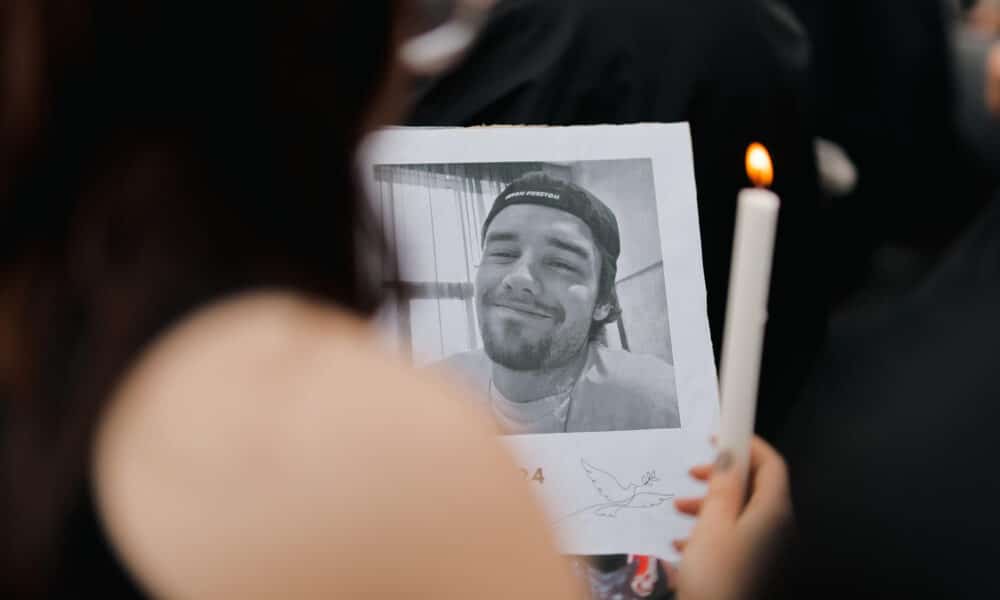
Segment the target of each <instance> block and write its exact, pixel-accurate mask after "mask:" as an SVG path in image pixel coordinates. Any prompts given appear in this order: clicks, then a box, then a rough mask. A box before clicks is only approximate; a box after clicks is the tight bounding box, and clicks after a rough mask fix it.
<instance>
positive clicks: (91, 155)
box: [0, 0, 780, 599]
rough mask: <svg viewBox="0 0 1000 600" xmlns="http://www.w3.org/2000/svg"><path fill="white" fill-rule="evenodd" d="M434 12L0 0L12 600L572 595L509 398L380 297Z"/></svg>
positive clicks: (4, 455)
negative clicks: (372, 190) (379, 163)
mask: <svg viewBox="0 0 1000 600" xmlns="http://www.w3.org/2000/svg"><path fill="white" fill-rule="evenodd" d="M412 9H413V5H412V4H411V3H408V2H402V1H400V2H390V1H381V2H377V1H373V2H346V1H340V2H329V1H328V2H305V1H302V2H257V3H251V4H248V5H246V6H241V7H239V8H238V9H234V8H232V7H228V6H227V7H225V8H223V7H222V5H221V4H211V3H210V4H205V3H194V2H187V1H178V0H173V1H170V2H166V1H158V0H146V1H142V2H128V3H125V2H117V1H114V0H91V1H89V2H88V1H84V0H81V1H79V2H75V3H71V4H67V3H63V2H55V1H46V0H11V1H9V2H6V3H4V4H3V5H2V7H0V48H2V52H0V81H2V83H3V85H2V87H0V111H2V112H0V189H2V190H3V191H2V196H0V198H2V204H0V207H2V211H3V218H2V220H0V227H2V231H0V244H2V246H0V248H2V253H0V326H2V329H0V426H2V429H0V487H2V489H0V499H2V506H3V510H2V513H0V519H2V520H0V527H2V530H0V552H2V554H0V557H2V559H0V568H2V572H0V597H4V598H21V597H68V596H72V597H101V598H104V597H109V598H118V597H134V596H141V595H143V594H149V595H155V596H162V597H182V598H256V597H261V598H263V597H267V598H274V597H289V598H306V597H323V598H329V597H345V598H348V597H367V598H397V597H415V598H430V597H433V598H467V597H469V596H470V595H472V596H474V597H476V598H487V599H488V598H500V597H513V598H546V599H557V598H559V599H562V598H565V599H569V598H573V597H578V596H574V592H573V590H572V589H571V584H570V581H571V579H570V578H569V575H568V568H567V566H566V564H565V561H563V560H561V559H560V558H559V557H558V555H557V554H556V551H555V548H554V546H553V545H552V543H551V542H550V540H549V539H548V538H547V537H546V531H547V530H546V523H545V519H544V518H543V517H542V515H541V514H540V512H539V511H538V510H537V508H536V507H535V506H534V505H533V503H532V501H531V499H530V498H529V492H528V491H527V489H526V488H525V487H524V485H523V483H522V482H520V480H519V477H518V476H517V474H516V469H515V468H514V466H513V464H512V462H511V461H510V460H509V458H508V457H507V456H506V455H505V453H504V452H503V451H502V450H501V448H500V445H499V443H498V442H497V441H496V440H495V439H494V437H493V431H492V430H491V428H490V427H489V426H488V421H487V418H486V416H485V415H482V414H479V413H477V412H475V411H473V410H472V409H471V408H469V407H470V403H469V402H468V401H467V400H465V399H463V398H461V397H460V395H459V394H458V393H456V392H455V391H454V390H452V389H451V388H449V387H448V386H447V385H445V384H444V383H442V382H439V381H437V380H435V379H433V378H432V376H431V375H429V374H426V373H416V372H414V371H412V370H411V369H410V368H408V367H405V366H403V365H402V364H400V363H396V362H395V361H394V360H393V359H392V358H391V357H388V356H386V355H384V354H383V353H382V352H381V351H380V350H379V349H378V347H379V345H378V343H377V342H376V341H375V339H374V338H375V334H374V332H373V331H372V330H371V329H370V327H369V326H368V325H367V323H366V322H365V320H364V319H365V317H367V316H369V315H371V313H372V311H373V310H374V309H375V307H376V306H377V304H378V302H379V299H380V290H379V289H378V287H377V285H376V283H375V281H374V278H373V277H371V276H370V274H369V273H367V272H366V271H365V270H364V269H363V266H362V265H365V264H371V263H370V262H368V261H369V260H371V261H372V262H373V263H375V264H377V263H378V260H377V259H378V258H380V255H381V253H383V252H384V244H383V243H382V239H381V237H380V232H379V231H378V230H377V228H376V227H375V226H374V225H372V220H371V219H369V215H368V214H367V209H366V206H367V204H366V203H365V202H364V201H363V200H362V198H361V194H360V191H359V188H360V186H359V185H358V182H357V181H356V179H355V173H354V172H353V169H354V167H353V165H354V158H355V151H356V146H357V144H358V140H359V138H360V137H361V135H362V134H363V133H364V132H365V131H366V130H368V129H369V128H371V127H374V126H376V125H378V124H380V123H384V122H387V121H388V120H389V119H392V118H393V116H394V115H396V114H398V111H399V110H400V107H399V106H398V102H399V98H400V97H402V96H403V94H402V93H401V92H400V90H401V89H402V88H403V86H402V85H401V79H402V75H401V72H400V69H399V67H398V65H397V63H396V60H395V57H396V55H397V46H398V45H399V44H400V40H402V39H404V38H406V37H407V35H408V34H409V26H408V23H409V21H408V19H407V15H408V14H409V11H410V10H412ZM758 504H760V503H758ZM763 504H764V505H765V507H766V508H768V509H772V508H773V507H772V505H773V504H774V503H773V502H764V503H763ZM755 506H757V505H755V504H754V503H753V501H752V500H751V504H750V506H749V508H748V509H747V512H748V513H753V512H754V511H755V510H759V508H755ZM776 506H777V508H778V509H779V510H780V504H778V505H776ZM718 527H719V529H717V530H718V531H727V530H730V531H731V533H732V535H728V534H727V535H724V536H723V538H724V539H723V540H722V543H728V542H729V541H732V543H734V544H737V548H738V549H739V551H741V552H746V548H745V547H744V546H742V545H740V540H741V537H742V536H743V534H742V533H741V532H740V531H739V530H738V529H736V528H733V527H731V523H730V522H729V521H725V520H720V521H719V525H718ZM751 541H752V540H751ZM389 556H391V557H395V559H396V560H392V561H391V562H387V561H388V560H389V559H387V557H389ZM712 572H713V567H712V566H711V565H710V564H709V565H708V566H707V567H706V572H705V574H704V576H706V577H708V576H711V575H710V573H712ZM714 572H715V573H716V574H717V576H719V577H725V576H728V574H727V573H724V572H722V571H714ZM701 576H702V575H699V576H698V577H701ZM681 595H682V597H685V596H686V594H685V593H684V591H683V590H681ZM690 597H697V595H694V594H692V595H691V596H690Z"/></svg>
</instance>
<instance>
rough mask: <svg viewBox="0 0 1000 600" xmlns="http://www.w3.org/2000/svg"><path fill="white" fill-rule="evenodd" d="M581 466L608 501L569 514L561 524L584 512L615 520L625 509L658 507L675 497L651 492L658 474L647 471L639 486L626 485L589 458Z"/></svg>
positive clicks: (657, 480)
mask: <svg viewBox="0 0 1000 600" xmlns="http://www.w3.org/2000/svg"><path fill="white" fill-rule="evenodd" d="M580 464H581V465H582V466H583V470H584V472H586V473H587V477H588V478H590V482H591V483H593V484H594V488H595V489H596V490H597V493H598V494H600V495H601V497H603V498H604V499H605V502H600V503H598V504H592V505H590V506H587V507H584V508H581V509H580V510H578V511H575V512H573V513H571V514H568V515H566V516H565V517H563V518H562V519H560V521H563V520H565V519H568V518H570V517H573V516H576V515H579V514H583V513H590V514H593V515H597V516H599V517H608V518H614V517H617V516H618V513H619V512H620V511H622V510H626V509H645V508H655V507H657V506H660V505H661V504H663V503H664V502H666V501H667V500H670V499H672V498H673V497H674V495H673V494H663V493H660V492H654V491H650V490H649V488H650V487H651V486H652V485H653V484H655V483H657V482H659V481H660V479H659V478H658V477H657V476H656V471H647V472H646V473H644V474H643V476H642V477H641V478H640V480H639V483H629V484H628V485H624V484H622V483H621V482H620V481H618V478H617V477H615V476H614V475H612V474H611V473H608V472H607V471H604V470H602V469H599V468H597V467H595V466H594V465H592V464H590V463H589V462H587V461H586V459H582V460H581V461H580Z"/></svg>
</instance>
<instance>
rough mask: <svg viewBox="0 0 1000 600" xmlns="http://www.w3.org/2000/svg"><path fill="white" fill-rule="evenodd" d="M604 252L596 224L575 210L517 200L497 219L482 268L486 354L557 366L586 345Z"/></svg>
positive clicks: (597, 315)
mask: <svg viewBox="0 0 1000 600" xmlns="http://www.w3.org/2000/svg"><path fill="white" fill-rule="evenodd" d="M600 269H601V258H600V253H599V251H598V249H597V246H596V244H595V243H594V237H593V234H592V233H591V231H590V228H589V227H588V226H587V224H586V223H584V222H583V221H582V220H581V219H580V218H578V217H576V216H575V215H572V214H570V213H568V212H564V211H561V210H557V209H554V208H549V207H547V206H538V205H533V204H515V205H512V206H508V207H507V208H505V209H503V210H502V211H500V212H499V213H498V214H497V215H496V216H495V217H494V218H493V221H492V222H491V223H490V227H489V230H488V231H487V232H486V239H485V243H484V247H483V259H482V264H481V265H480V267H479V271H478V272H477V274H476V308H477V310H478V314H479V329H480V332H481V334H482V336H483V344H484V346H485V349H486V353H487V355H488V356H489V357H490V359H492V360H493V361H494V362H496V363H499V364H501V365H503V366H505V367H507V368H509V369H513V370H516V371H538V370H544V369H550V368H558V367H561V366H565V365H567V364H569V363H570V362H572V360H573V359H574V358H575V357H576V356H578V355H579V353H580V352H581V351H583V350H585V349H586V347H587V343H588V338H589V334H590V328H591V323H592V322H593V321H594V320H595V319H603V318H604V317H606V316H607V313H608V310H609V307H607V306H606V305H600V306H599V305H597V297H598V288H599V281H600Z"/></svg>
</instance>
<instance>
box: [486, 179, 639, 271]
mask: <svg viewBox="0 0 1000 600" xmlns="http://www.w3.org/2000/svg"><path fill="white" fill-rule="evenodd" d="M515 204H535V205H538V206H547V207H549V208H554V209H556V210H561V211H563V212H568V213H569V214H571V215H574V216H576V217H578V218H579V219H580V220H581V221H583V222H584V223H586V224H587V226H588V227H590V233H591V234H592V235H593V236H594V242H595V243H596V244H597V247H598V249H599V250H600V252H601V254H602V255H603V257H604V258H605V260H606V262H610V265H611V266H612V267H614V266H615V265H616V264H617V262H618V255H619V254H620V253H621V239H620V237H619V233H618V219H616V218H615V214H614V213H613V212H611V209H610V208H608V207H607V205H605V204H604V203H603V202H601V201H600V200H599V199H598V198H597V196H595V195H593V194H591V193H590V192H588V191H587V190H585V189H583V188H582V187H580V186H578V185H574V184H572V183H570V182H568V181H563V180H561V179H556V178H555V177H552V176H549V175H546V174H545V173H541V172H536V173H528V174H526V175H522V176H521V177H519V178H518V179H515V180H514V181H513V182H512V183H511V184H510V185H508V186H507V187H506V188H505V189H504V191H502V192H500V195H499V196H497V199H496V201H495V202H494V203H493V208H491V209H490V212H489V214H488V215H486V221H485V222H484V223H483V234H482V235H483V240H484V241H485V240H486V231H487V230H488V229H489V228H490V223H492V222H493V218H494V217H496V216H497V214H499V213H500V211H502V210H503V209H505V208H507V207H508V206H512V205H515Z"/></svg>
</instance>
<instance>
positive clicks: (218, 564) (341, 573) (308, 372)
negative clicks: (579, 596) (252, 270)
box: [93, 293, 564, 598]
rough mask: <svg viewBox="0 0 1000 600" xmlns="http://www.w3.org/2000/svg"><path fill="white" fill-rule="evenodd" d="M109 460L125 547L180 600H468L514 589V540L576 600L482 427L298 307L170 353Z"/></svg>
mask: <svg viewBox="0 0 1000 600" xmlns="http://www.w3.org/2000/svg"><path fill="white" fill-rule="evenodd" d="M93 460H94V473H95V477H94V486H95V492H96V496H97V498H98V506H99V510H100V512H101V515H102V518H103V519H104V521H105V524H106V527H107V530H108V532H109V535H110V537H111V539H112V540H113V542H114V544H115V546H116V547H117V548H118V549H119V551H120V552H121V554H122V555H123V557H124V558H125V561H126V563H127V564H128V565H129V566H130V567H131V568H132V569H133V570H134V571H135V572H136V573H137V575H138V576H139V578H140V580H142V581H144V582H146V583H147V584H148V585H151V586H152V587H153V588H154V591H157V592H160V593H162V594H164V595H167V596H173V595H177V596H192V597H199V596H213V597H217V596H220V595H230V594H232V595H235V594H239V595H241V596H250V597H262V596H276V595H280V596H292V595H294V596H303V597H311V596H320V595H325V596H329V595H330V593H334V595H338V594H345V593H351V594H367V595H372V596H374V597H378V596H379V595H380V593H382V592H385V593H390V592H394V591H395V592H398V591H400V590H399V589H398V588H397V587H395V586H397V585H399V584H400V582H409V585H417V586H420V585H421V583H420V582H422V581H425V580H426V579H427V578H428V577H430V576H431V575H432V574H436V575H435V576H434V577H432V578H431V579H430V580H426V581H425V583H427V584H432V583H433V585H435V586H437V587H436V588H435V591H436V592H440V595H439V597H442V598H449V597H452V592H454V593H455V594H456V595H455V597H457V594H458V593H459V591H460V590H461V589H462V588H464V587H465V586H474V587H475V588H480V589H481V586H483V585H496V586H499V587H498V589H502V588H503V587H504V586H505V585H508V583H503V584H502V582H501V581H500V580H499V579H497V577H498V575H499V572H498V569H497V568H496V567H495V565H497V564H502V563H504V562H507V563H508V564H509V563H510V561H511V559H510V554H509V553H510V552H511V548H510V547H509V545H510V544H511V543H514V542H515V539H516V538H517V537H518V536H520V537H521V538H523V539H521V540H520V541H519V542H518V543H519V546H520V547H519V548H518V549H517V550H516V551H514V553H515V554H518V557H517V558H515V559H514V565H512V566H514V567H515V568H516V569H518V570H521V571H524V570H525V569H527V575H526V576H525V575H524V574H522V577H525V579H524V582H525V583H529V582H530V583H531V584H532V585H535V586H541V588H543V589H544V590H546V594H544V595H555V596H556V597H559V596H560V595H561V593H562V592H561V590H562V589H563V587H562V586H564V581H563V580H562V579H561V578H559V577H558V576H553V575H552V573H558V572H559V571H560V563H558V562H557V560H556V558H555V555H554V553H553V549H552V548H551V547H550V545H549V543H548V541H547V539H546V536H545V533H544V530H545V526H544V523H543V522H542V519H541V518H540V516H539V514H538V512H537V510H536V509H535V507H534V505H533V504H532V502H531V500H530V499H529V497H528V494H527V490H525V489H524V488H523V483H522V482H520V481H518V478H517V476H516V475H515V471H516V469H514V466H513V464H512V463H511V461H510V459H509V457H508V456H507V455H506V454H505V452H504V451H503V450H502V449H501V448H500V446H499V445H498V444H497V443H496V441H495V439H494V438H493V436H492V432H491V430H490V427H489V425H488V423H487V420H486V419H485V416H484V415H482V414H480V413H479V412H478V410H477V409H475V408H474V406H473V403H470V402H468V401H467V399H466V398H462V397H461V393H460V392H457V391H455V390H454V389H452V388H451V387H450V386H449V385H448V384H447V383H445V382H442V381H439V380H437V379H436V378H435V376H434V375H433V374H431V373H421V372H418V371H415V370H413V369H410V368H408V367H407V366H406V365H405V364H403V363H402V362H400V361H398V360H397V359H395V358H392V357H390V356H389V355H387V354H386V353H384V352H383V351H382V349H381V347H380V345H379V342H378V340H377V339H376V337H375V335H374V334H373V333H372V332H371V331H370V330H369V328H368V326H367V325H366V324H364V323H362V322H360V321H358V320H356V319H354V318H352V317H350V316H348V315H345V314H343V313H341V312H338V311H336V310H334V309H331V308H329V307H327V306H324V305H320V304H317V303H314V302H311V301H309V300H307V299H304V298H302V297H299V296H294V295H289V294H278V293H275V294H263V293H261V294H254V295H250V296H245V297H242V298H238V299H233V300H230V301H227V302H225V303H222V304H218V305H216V306H212V307H209V308H206V309H204V310H202V311H201V312H200V313H198V314H195V315H193V316H191V317H190V318H189V319H187V320H186V321H185V322H184V323H181V324H179V325H177V326H176V327H175V328H173V329H172V330H171V331H170V332H168V333H167V334H166V335H165V336H164V337H163V338H162V339H160V340H158V341H157V342H155V343H154V344H153V345H152V346H151V347H150V349H149V350H148V351H147V352H146V353H145V355H144V356H143V357H141V358H140V359H139V360H138V361H137V363H136V365H135V367H134V368H133V369H132V371H131V372H130V373H129V374H128V375H127V376H126V377H125V378H124V380H123V381H122V383H121V385H120V387H119V389H118V391H117V393H116V394H115V395H114V397H113V399H112V401H111V404H110V406H109V409H108V411H107V413H106V414H105V415H104V418H103V419H102V422H101V426H100V428H99V431H98V435H97V437H96V442H95V449H94V457H93ZM470 535H471V536H472V538H471V539H470V538H469V537H468V536H470ZM396 557H407V558H406V559H405V560H401V561H398V562H395V561H397V558H396ZM455 566H459V568H458V569H452V567H455ZM463 569H464V571H463ZM545 570H549V571H548V573H546V572H545ZM446 571H447V572H449V574H450V575H449V577H448V578H445V579H447V581H444V580H441V581H436V579H435V578H436V577H437V576H439V575H440V574H442V573H444V572H446ZM504 571H506V570H504ZM515 572H517V571H515ZM509 575H510V572H506V573H505V575H504V576H505V577H509ZM501 584H502V585H501ZM515 587H518V586H517V585H515ZM470 589H471V588H468V589H465V593H467V592H468V591H470ZM483 597H489V596H483Z"/></svg>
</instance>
